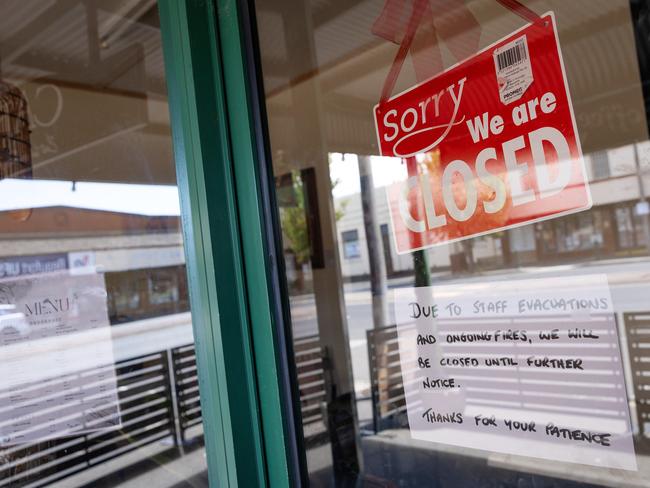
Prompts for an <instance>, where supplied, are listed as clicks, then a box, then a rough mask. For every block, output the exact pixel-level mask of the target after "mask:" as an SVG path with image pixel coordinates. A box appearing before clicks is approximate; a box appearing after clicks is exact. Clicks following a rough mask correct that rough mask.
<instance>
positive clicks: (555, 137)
mask: <svg viewBox="0 0 650 488" xmlns="http://www.w3.org/2000/svg"><path fill="white" fill-rule="evenodd" d="M374 117H375V124H376V128H377V137H378V142H379V148H380V152H381V155H382V156H391V157H398V158H402V160H404V159H409V158H414V160H415V161H417V174H414V173H413V171H409V174H408V178H406V179H405V180H403V181H399V182H397V183H395V184H393V185H391V186H390V187H389V189H388V200H389V206H390V213H391V217H392V228H393V233H394V238H395V242H396V248H397V251H398V252H399V253H407V252H411V251H414V250H416V249H423V248H427V247H431V246H434V245H437V244H443V243H448V242H453V241H457V240H460V239H466V238H469V237H474V236H478V235H483V234H488V233H492V232H496V231H498V230H503V229H507V228H511V227H515V226H519V225H524V224H528V223H531V222H537V221H540V220H545V219H549V218H554V217H558V216H561V215H566V214H569V213H574V212H578V211H581V210H585V209H588V208H590V207H591V196H590V193H589V188H588V184H587V180H586V176H585V175H586V172H585V168H584V162H583V158H582V151H581V148H580V142H579V139H578V134H577V130H576V124H575V118H574V115H573V108H572V105H571V98H570V94H569V90H568V85H567V81H566V75H565V73H564V66H563V62H562V55H561V52H560V46H559V42H558V36H557V30H556V25H555V17H554V15H553V13H548V14H545V15H544V16H542V17H541V20H540V22H537V23H534V24H529V25H527V26H525V27H523V28H522V29H519V30H518V31H516V32H514V33H512V34H510V35H509V36H507V37H505V38H503V39H501V40H500V41H497V42H496V43H494V44H492V45H491V46H489V47H487V48H486V49H484V50H482V51H480V52H479V53H477V54H476V55H475V56H473V57H471V58H469V59H467V60H465V61H462V62H460V63H458V64H457V65H455V66H453V67H451V68H450V69H448V70H446V71H444V72H443V73H441V74H440V75H438V76H436V77H434V78H432V79H429V80H428V81H425V82H423V83H420V84H418V85H417V86H414V87H413V88H411V89H409V90H407V91H405V92H403V93H401V94H399V95H396V96H394V97H393V98H391V99H389V100H387V101H385V102H383V103H380V104H378V105H377V106H376V107H375V110H374ZM387 164H400V163H399V162H396V161H395V162H390V163H387Z"/></svg>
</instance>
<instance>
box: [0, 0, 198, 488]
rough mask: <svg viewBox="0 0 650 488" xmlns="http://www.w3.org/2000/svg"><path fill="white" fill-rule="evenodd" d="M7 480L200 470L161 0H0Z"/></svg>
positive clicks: (158, 475) (171, 477) (1, 436)
mask: <svg viewBox="0 0 650 488" xmlns="http://www.w3.org/2000/svg"><path fill="white" fill-rule="evenodd" d="M0 53H1V56H0V377H1V378H2V380H1V384H0V486H2V487H9V486H11V487H22V486H33V487H35V486H52V487H57V486H58V487H81V486H96V487H99V486H122V487H126V486H156V487H172V486H173V487H180V486H194V487H199V486H207V485H208V475H207V462H206V455H205V442H204V436H203V422H202V411H201V401H200V398H199V387H198V383H199V381H198V372H197V365H196V364H197V361H196V354H195V346H194V335H193V329H192V314H191V311H190V304H189V293H188V279H187V273H186V263H185V252H184V240H183V236H182V234H181V209H180V205H179V192H178V187H177V180H176V166H175V163H174V153H173V150H172V137H171V130H170V117H169V106H168V105H169V104H168V97H167V83H166V81H167V80H166V76H165V69H164V68H165V64H164V61H163V50H162V36H161V28H160V18H159V11H158V5H157V3H156V2H155V1H153V2H152V1H140V0H136V1H112V2H106V1H100V0H97V1H95V0H92V1H67V2H52V1H47V2H43V1H23V0H20V1H6V2H2V3H1V4H0Z"/></svg>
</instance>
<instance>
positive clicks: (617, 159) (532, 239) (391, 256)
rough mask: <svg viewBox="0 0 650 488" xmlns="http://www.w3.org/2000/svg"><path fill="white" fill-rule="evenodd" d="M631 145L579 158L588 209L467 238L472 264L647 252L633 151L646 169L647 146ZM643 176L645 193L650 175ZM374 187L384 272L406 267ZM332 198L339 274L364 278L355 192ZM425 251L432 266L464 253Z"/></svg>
mask: <svg viewBox="0 0 650 488" xmlns="http://www.w3.org/2000/svg"><path fill="white" fill-rule="evenodd" d="M634 149H635V148H634V147H633V146H626V147H622V148H617V149H613V150H609V151H601V152H597V153H593V154H590V155H587V156H585V165H586V167H587V174H588V175H589V180H590V188H591V194H592V199H593V207H592V208H591V210H588V211H584V212H580V213H576V214H572V215H567V216H565V217H559V218H555V219H550V220H547V221H544V222H538V223H536V224H530V225H524V226H521V227H517V228H514V229H510V230H508V231H505V232H496V233H494V234H492V235H490V236H483V237H478V238H475V239H472V240H471V242H472V255H473V257H472V259H473V260H474V263H475V264H476V265H478V266H479V267H480V268H483V269H491V268H499V267H508V266H518V265H526V264H532V263H536V264H545V263H557V262H562V261H575V260H587V259H589V260H592V259H604V258H616V257H625V256H633V255H638V254H644V253H647V249H648V248H647V243H646V240H647V238H646V235H647V229H646V224H645V222H644V220H645V218H646V217H645V213H644V211H645V205H643V204H639V199H640V192H639V179H638V176H637V173H636V162H635V157H638V158H639V161H638V164H639V167H640V168H641V171H642V172H643V173H645V171H646V170H647V169H648V167H650V144H647V143H644V144H639V145H638V146H637V148H636V153H637V154H636V155H635V150H634ZM643 178H644V181H645V185H644V186H645V188H646V190H645V194H648V190H649V189H650V177H646V176H645V175H644V177H643ZM375 191H376V193H377V196H376V202H377V206H378V220H379V225H380V230H381V248H382V250H383V252H384V258H385V262H386V269H387V272H388V275H389V276H391V275H393V276H394V275H398V274H399V273H400V272H409V271H410V270H411V269H412V267H413V259H412V258H411V256H410V255H398V254H397V253H396V252H395V244H394V242H393V238H392V234H391V232H392V230H391V227H390V217H389V212H388V204H387V200H386V191H385V188H384V187H379V188H376V190H375ZM337 204H338V205H339V206H341V205H343V206H344V208H345V212H344V213H343V217H342V218H341V219H340V220H339V222H338V223H337V231H338V234H339V236H338V238H339V247H340V255H341V256H342V270H343V275H344V276H345V277H346V278H349V279H350V278H351V279H354V278H362V277H365V276H367V275H368V257H367V246H366V242H365V232H364V226H363V213H362V209H361V199H360V195H359V194H355V195H349V196H346V197H341V198H339V199H338V200H337ZM352 250H354V252H351V251H352ZM427 253H428V254H429V263H430V265H431V266H432V267H433V268H434V269H435V268H438V269H441V270H445V269H449V268H453V269H456V270H462V269H464V268H465V266H466V260H467V259H468V258H467V257H466V256H465V255H464V254H463V249H462V246H459V245H457V244H446V245H440V246H437V247H433V248H431V249H429V250H427Z"/></svg>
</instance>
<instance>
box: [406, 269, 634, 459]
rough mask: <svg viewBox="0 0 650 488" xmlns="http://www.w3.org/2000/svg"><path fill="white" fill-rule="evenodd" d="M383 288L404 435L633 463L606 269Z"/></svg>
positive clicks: (519, 451)
mask: <svg viewBox="0 0 650 488" xmlns="http://www.w3.org/2000/svg"><path fill="white" fill-rule="evenodd" d="M394 293H395V294H394V299H395V314H396V317H397V330H398V339H399V350H400V362H401V369H402V376H403V382H404V390H405V394H406V403H407V409H408V420H409V426H410V430H411V435H412V437H413V438H416V439H421V440H426V441H431V442H440V443H445V444H452V445H458V446H464V447H470V448H476V449H484V450H489V451H496V452H501V453H509V454H519V455H524V456H532V457H539V458H545V459H551V460H558V461H565V462H574V463H582V464H588V465H593V466H601V467H607V468H618V469H626V470H636V469H637V467H636V458H635V455H634V447H633V443H632V433H631V428H630V416H629V410H628V404H627V396H626V391H625V381H624V376H623V369H622V364H621V356H620V349H619V342H618V334H617V331H616V322H615V318H614V310H613V306H612V299H611V296H610V292H609V286H608V283H607V277H606V275H589V276H577V277H561V278H548V279H536V280H521V281H496V282H490V283H472V284H454V285H440V286H432V287H420V288H402V289H398V290H395V292H394Z"/></svg>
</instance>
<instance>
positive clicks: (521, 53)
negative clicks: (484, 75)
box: [494, 35, 533, 105]
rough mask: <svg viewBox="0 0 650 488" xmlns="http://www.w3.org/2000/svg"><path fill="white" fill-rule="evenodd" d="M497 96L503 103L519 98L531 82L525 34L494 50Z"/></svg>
mask: <svg viewBox="0 0 650 488" xmlns="http://www.w3.org/2000/svg"><path fill="white" fill-rule="evenodd" d="M494 67H495V69H496V76H497V85H498V87H499V96H500V98H501V101H502V102H503V103H504V104H506V105H507V104H509V103H511V102H514V101H515V100H519V99H520V98H521V97H522V96H523V95H524V92H525V91H526V90H527V89H528V87H529V86H530V85H531V84H532V83H533V70H532V67H531V65H530V58H529V56H528V44H527V42H526V36H525V35H524V36H521V37H519V38H517V39H515V40H513V41H511V42H509V43H507V44H504V45H503V46H501V47H499V48H497V49H495V50H494Z"/></svg>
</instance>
